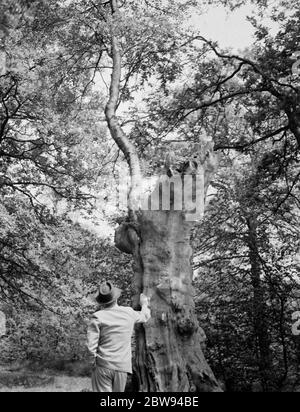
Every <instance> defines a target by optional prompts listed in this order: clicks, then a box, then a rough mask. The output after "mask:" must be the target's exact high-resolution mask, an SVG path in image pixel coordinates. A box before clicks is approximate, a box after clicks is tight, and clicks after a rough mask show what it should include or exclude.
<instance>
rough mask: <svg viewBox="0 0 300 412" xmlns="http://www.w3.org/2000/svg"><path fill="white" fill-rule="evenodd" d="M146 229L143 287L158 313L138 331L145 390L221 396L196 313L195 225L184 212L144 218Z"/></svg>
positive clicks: (138, 359)
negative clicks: (194, 288) (188, 220)
mask: <svg viewBox="0 0 300 412" xmlns="http://www.w3.org/2000/svg"><path fill="white" fill-rule="evenodd" d="M140 223H141V226H140V236H141V243H140V256H139V258H140V261H141V264H140V266H141V268H142V285H141V286H142V288H143V290H144V293H146V294H147V295H148V296H151V312H152V320H151V321H150V322H149V324H147V325H145V327H143V326H141V327H139V328H138V330H137V357H136V367H137V372H138V376H139V380H140V390H142V391H174V392H176V391H179V392H182V391H196V390H197V391H214V390H217V389H218V384H217V382H216V380H215V378H214V376H213V374H212V372H211V370H210V368H209V366H208V364H207V363H206V361H205V358H204V356H203V352H202V348H201V342H202V341H203V332H202V330H201V329H200V327H199V324H198V321H197V318H196V315H195V310H194V302H193V288H192V285H191V282H192V265H191V263H192V262H191V260H192V250H191V246H190V231H191V228H192V223H191V222H187V221H185V218H184V214H183V213H180V212H179V211H169V212H167V211H148V212H144V213H143V214H142V216H141V217H140ZM138 275H140V274H138Z"/></svg>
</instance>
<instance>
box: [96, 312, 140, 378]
mask: <svg viewBox="0 0 300 412" xmlns="http://www.w3.org/2000/svg"><path fill="white" fill-rule="evenodd" d="M146 320H147V319H145V313H143V312H138V311H135V310H133V309H132V308H130V307H125V306H118V305H115V306H112V307H109V308H105V309H102V310H99V311H97V312H95V313H94V315H93V317H92V320H91V323H90V325H89V329H88V348H89V350H90V352H91V353H93V354H95V355H96V361H97V365H99V366H102V367H104V368H108V369H112V370H116V371H122V372H128V373H132V365H131V336H132V333H133V328H134V324H135V323H137V322H145V321H146Z"/></svg>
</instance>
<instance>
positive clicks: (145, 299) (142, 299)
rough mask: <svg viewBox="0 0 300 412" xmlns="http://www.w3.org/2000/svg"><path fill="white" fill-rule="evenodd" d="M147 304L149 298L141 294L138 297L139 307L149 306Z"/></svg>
mask: <svg viewBox="0 0 300 412" xmlns="http://www.w3.org/2000/svg"><path fill="white" fill-rule="evenodd" d="M149 303H150V301H149V298H148V297H147V296H146V295H144V294H143V293H141V295H140V304H141V306H144V305H146V306H149Z"/></svg>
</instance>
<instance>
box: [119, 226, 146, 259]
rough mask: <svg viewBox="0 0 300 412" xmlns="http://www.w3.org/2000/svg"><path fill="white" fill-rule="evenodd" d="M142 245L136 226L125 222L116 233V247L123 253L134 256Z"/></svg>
mask: <svg viewBox="0 0 300 412" xmlns="http://www.w3.org/2000/svg"><path fill="white" fill-rule="evenodd" d="M139 243H140V235H139V230H138V228H137V226H136V224H134V223H132V222H124V223H121V225H120V226H119V227H118V228H117V229H116V231H115V245H116V247H117V248H118V249H119V250H121V252H124V253H127V254H133V252H134V250H135V249H136V247H137V246H138V245H139Z"/></svg>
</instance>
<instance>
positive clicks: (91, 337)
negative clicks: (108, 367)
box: [87, 316, 100, 359]
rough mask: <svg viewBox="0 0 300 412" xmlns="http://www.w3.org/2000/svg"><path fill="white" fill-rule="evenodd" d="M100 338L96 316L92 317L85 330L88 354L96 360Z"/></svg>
mask: <svg viewBox="0 0 300 412" xmlns="http://www.w3.org/2000/svg"><path fill="white" fill-rule="evenodd" d="M99 338H100V327H99V321H98V319H97V317H96V316H93V317H92V319H91V321H90V323H89V326H88V330H87V348H88V351H89V353H90V354H91V355H92V356H93V357H94V359H95V358H96V354H97V348H98V344H99Z"/></svg>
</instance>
